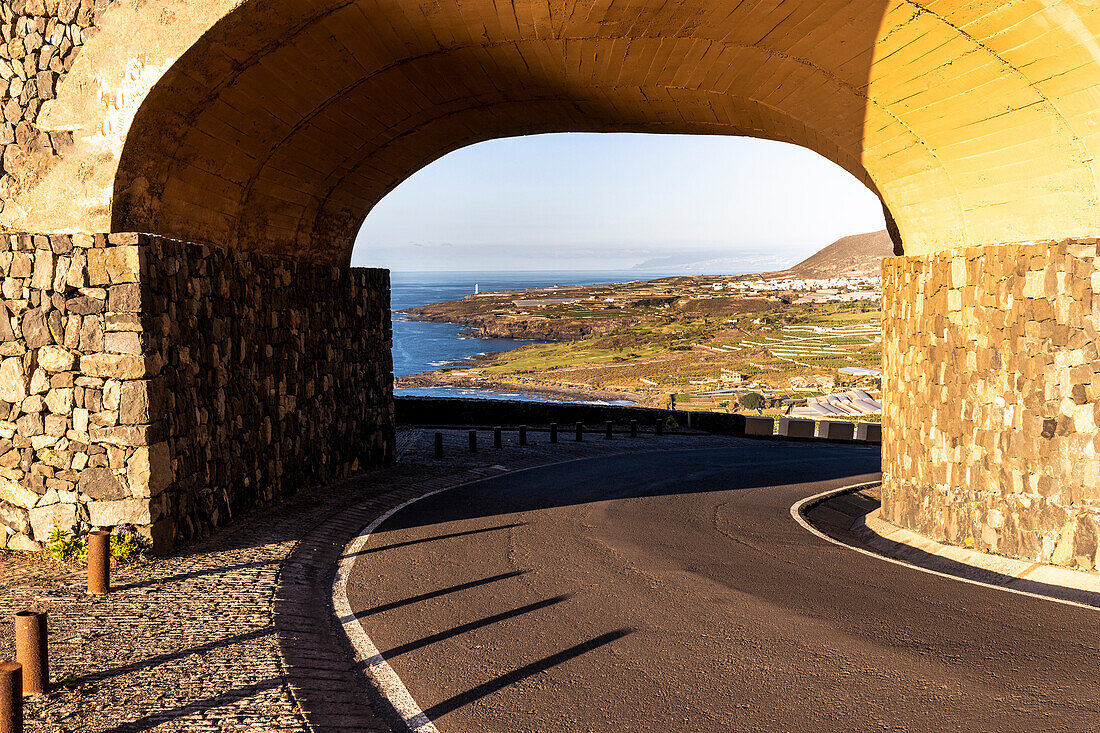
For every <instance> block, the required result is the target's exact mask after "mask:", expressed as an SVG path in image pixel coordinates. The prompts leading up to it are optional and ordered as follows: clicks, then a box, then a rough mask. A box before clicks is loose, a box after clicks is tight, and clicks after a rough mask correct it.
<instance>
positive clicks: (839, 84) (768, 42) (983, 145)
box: [0, 0, 1100, 263]
mask: <svg viewBox="0 0 1100 733" xmlns="http://www.w3.org/2000/svg"><path fill="white" fill-rule="evenodd" d="M102 26H103V32H101V33H100V34H99V35H98V36H96V37H95V38H94V39H93V40H92V41H91V42H90V43H88V44H87V46H86V48H85V50H84V51H83V52H82V54H81V56H80V57H79V59H78V61H77V63H76V65H75V67H74V68H73V70H72V72H71V73H70V74H69V76H68V77H66V78H65V79H64V80H63V82H62V83H61V85H60V89H59V93H58V98H57V99H56V100H53V101H52V102H50V104H49V106H48V108H47V109H46V110H45V111H44V113H43V115H42V117H41V118H40V120H39V124H40V126H42V127H44V128H45V129H69V130H73V132H74V136H75V145H74V148H73V150H72V151H71V152H69V153H68V154H67V155H66V157H65V158H64V159H63V160H60V161H56V162H55V163H54V165H53V166H52V167H51V168H50V169H49V171H48V172H47V173H46V174H45V175H44V176H43V177H42V178H41V179H40V180H38V181H37V182H36V184H35V185H34V186H31V187H29V188H28V189H27V190H25V191H22V192H20V194H19V195H18V196H16V197H15V199H14V201H13V202H12V205H9V206H8V207H6V208H5V210H4V212H3V215H2V217H3V218H2V219H0V224H2V225H3V226H4V227H6V228H9V229H19V230H25V231H27V230H29V231H71V230H79V229H84V230H102V229H104V228H107V227H108V226H109V227H111V228H113V229H114V230H142V231H151V232H154V233H158V234H164V235H168V236H173V237H178V238H181V239H186V240H192V241H199V242H209V243H214V244H221V245H226V246H233V247H242V248H248V249H254V250H258V251H263V252H269V253H278V254H284V255H289V256H294V257H298V258H302V259H307V260H311V261H318V262H332V263H340V262H346V261H347V258H348V256H349V254H350V249H351V243H352V240H353V238H354V234H355V232H356V230H357V229H358V227H359V225H360V223H361V222H362V220H363V218H364V217H365V216H366V214H367V213H368V212H369V211H370V209H371V207H372V206H373V205H374V204H375V203H376V202H377V201H378V200H379V199H380V198H381V197H382V196H383V195H385V193H386V192H388V191H389V190H391V189H392V188H393V187H394V186H395V185H396V184H397V183H399V182H400V181H401V180H403V179H404V178H406V177H407V176H408V175H410V174H411V173H413V172H415V170H417V169H418V168H419V167H421V166H423V165H425V164H426V163H428V162H430V161H431V160H433V159H435V158H437V157H439V156H440V155H442V154H444V153H446V152H448V151H450V150H453V149H456V148H458V147H461V146H463V145H467V144H470V143H473V142H477V141H480V140H485V139H490V138H494V137H501V136H507V135H522V134H527V133H533V132H549V131H566V130H586V131H644V132H692V133H704V134H735V135H752V136H757V137H766V138H772V139H777V140H784V141H787V142H792V143H796V144H799V145H804V146H806V147H808V148H811V149H813V150H816V151H817V152H819V153H821V154H822V155H825V156H826V157H828V158H830V159H832V160H834V161H835V162H837V163H838V164H840V165H841V166H843V167H845V168H846V169H847V170H849V171H851V172H852V173H853V174H854V175H856V176H857V177H858V178H860V179H861V180H863V181H864V182H865V183H866V184H867V185H868V186H869V187H871V188H872V189H873V190H875V191H877V192H878V193H879V195H880V196H881V197H882V198H883V200H884V202H885V204H886V205H887V206H888V207H889V209H890V211H891V212H892V214H893V215H894V218H895V219H896V221H897V223H898V226H899V228H900V230H901V234H902V236H903V239H904V241H905V245H906V251H907V252H908V253H913V254H917V253H923V252H929V251H934V250H939V249H945V248H951V247H959V246H969V245H975V244H997V243H1008V242H1023V241H1031V240H1047V239H1055V238H1062V237H1079V236H1096V235H1098V234H1100V216H1098V211H1097V203H1098V202H1097V198H1098V181H1097V171H1096V165H1095V163H1094V158H1095V155H1096V152H1097V148H1098V147H1100V91H1098V90H1100V42H1098V36H1097V31H1098V30H1100V3H1094V2H1085V1H1079V0H1014V1H1013V2H1005V1H1004V0H938V1H935V0H923V1H922V2H915V1H911V0H739V1H735V2H730V0H598V1H594V2H564V1H562V0H550V2H547V1H546V0H537V1H533V0H514V1H513V2H509V3H500V2H493V1H492V0H461V1H460V0H430V1H425V2H417V3H411V2H408V1H407V0H245V1H243V2H242V1H241V0H144V1H139V0H116V3H115V5H114V6H112V8H111V9H110V10H109V11H108V12H107V14H106V15H105V17H104V22H103V23H102ZM734 173H737V174H745V173H741V172H731V174H734ZM747 173H748V174H750V175H751V172H747ZM62 202H64V203H65V205H61V204H62Z"/></svg>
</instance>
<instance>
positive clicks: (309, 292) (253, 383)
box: [139, 236, 394, 539]
mask: <svg viewBox="0 0 1100 733" xmlns="http://www.w3.org/2000/svg"><path fill="white" fill-rule="evenodd" d="M139 241H140V242H141V245H142V247H143V249H144V250H145V252H146V256H147V263H148V271H147V276H146V277H145V278H144V282H145V284H146V285H147V289H148V298H149V300H148V303H147V306H146V309H145V312H146V314H147V316H148V318H149V321H150V327H151V329H150V330H151V332H150V334H149V335H150V336H151V340H152V341H153V342H154V343H155V347H154V349H155V351H156V353H157V355H158V357H159V358H160V359H162V360H163V361H164V362H165V368H164V369H163V371H162V373H161V378H160V381H159V385H158V386H159V390H158V391H159V394H158V399H157V402H158V405H157V409H158V410H160V409H162V410H163V412H162V414H163V416H164V419H165V426H166V436H165V437H166V439H167V441H168V443H169V446H170V450H171V455H172V462H173V473H174V480H173V497H172V500H171V506H170V507H169V510H168V511H167V513H166V519H165V521H166V522H169V523H170V524H171V526H167V527H165V528H164V529H163V534H164V535H166V536H167V535H174V536H178V537H180V538H182V539H190V538H193V537H195V536H197V535H202V534H205V533H206V532H207V531H208V530H209V529H210V528H211V527H214V526H217V525H218V524H221V523H223V522H224V521H226V520H227V519H228V518H229V517H230V516H231V515H232V514H234V513H240V512H242V511H246V510H248V509H249V508H251V507H254V506H259V505H262V504H266V503H268V502H270V501H272V500H273V499H275V498H277V497H279V496H282V495H285V494H287V493H290V492H293V491H295V490H297V489H298V488H301V487H305V486H311V485H318V484H324V483H328V482H331V481H334V480H337V479H342V478H346V477H348V476H350V475H352V474H354V473H356V472H358V471H361V470H365V469H367V468H369V467H376V466H379V465H382V464H384V463H387V462H389V461H391V460H392V459H393V445H394V444H393V407H392V385H393V376H392V369H393V367H392V357H391V353H390V342H391V334H390V315H389V273H388V271H386V270H375V269H360V268H354V269H347V268H336V267H317V266H314V265H309V264H304V263H299V262H294V261H291V260H285V259H279V258H275V257H266V256H262V255H254V254H248V253H244V252H237V251H231V250H224V249H219V248H215V247H203V246H196V245H192V244H186V243H182V242H176V241H172V240H166V239H161V238H157V237H146V236H142V237H140V238H139ZM161 405H162V406H163V407H161Z"/></svg>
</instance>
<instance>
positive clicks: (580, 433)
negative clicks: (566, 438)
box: [577, 423, 584, 443]
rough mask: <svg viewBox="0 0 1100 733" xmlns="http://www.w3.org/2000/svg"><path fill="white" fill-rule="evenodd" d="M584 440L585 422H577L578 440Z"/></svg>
mask: <svg viewBox="0 0 1100 733" xmlns="http://www.w3.org/2000/svg"><path fill="white" fill-rule="evenodd" d="M582 440H584V423H577V442H578V443H579V442H581V441H582Z"/></svg>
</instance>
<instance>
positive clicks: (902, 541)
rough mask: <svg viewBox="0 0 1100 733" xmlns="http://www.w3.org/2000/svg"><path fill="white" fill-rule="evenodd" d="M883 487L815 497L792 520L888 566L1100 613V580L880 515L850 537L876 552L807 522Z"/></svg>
mask: <svg viewBox="0 0 1100 733" xmlns="http://www.w3.org/2000/svg"><path fill="white" fill-rule="evenodd" d="M879 483H880V482H878V481H872V482H869V483H861V484H855V485H852V486H845V487H843V488H840V489H833V490H830V491H825V492H822V493H820V494H815V495H814V496H810V497H807V498H805V499H803V500H801V501H799V502H796V503H795V504H794V505H792V506H791V516H792V517H793V518H794V520H795V521H796V522H798V523H799V524H800V525H802V526H803V527H804V528H805V529H806V530H808V531H809V532H811V533H813V534H815V535H817V536H818V537H820V538H822V539H824V540H826V541H828V542H831V543H833V544H834V545H839V546H840V547H845V548H847V549H849V550H853V551H855V552H860V553H863V554H864V555H869V556H871V557H877V558H879V559H880V560H883V561H885V562H892V563H894V564H897V565H905V566H907V567H910V568H913V569H914V570H919V571H921V572H925V573H930V574H932V575H939V576H941V577H944V578H950V579H952V580H956V581H959V582H963V583H971V584H973V585H982V586H985V587H988V588H993V589H995V590H1000V591H1004V592H1007V593H1016V594H1019V595H1025V596H1031V597H1033V598H1041V599H1044V600H1048V601H1051V602H1054V603H1062V604H1066V605H1071V606H1077V607H1079V608H1088V609H1092V610H1096V609H1100V574H1096V573H1086V572H1082V571H1080V570H1070V569H1068V568H1059V567H1056V566H1053V565H1045V564H1042V563H1031V562H1026V561H1023V560H1014V559H1012V558H1007V557H1001V556H999V555H991V554H988V553H984V552H978V551H977V550H969V549H966V548H963V547H955V546H952V545H944V544H941V543H939V542H936V541H935V540H932V539H929V538H928V537H924V536H923V535H919V534H917V533H916V532H912V531H910V530H907V529H902V528H901V527H898V526H896V525H894V524H891V523H889V522H887V521H886V520H884V519H883V518H882V515H881V509H876V510H875V511H873V512H871V513H870V514H866V515H864V516H862V517H858V518H856V520H855V521H854V522H853V523H852V526H851V527H850V531H851V533H852V535H853V536H854V537H855V538H856V539H858V540H859V541H860V542H862V543H864V544H866V545H867V546H868V547H870V548H872V550H874V551H871V550H866V549H864V548H862V547H856V546H855V545H851V544H848V543H846V542H843V541H842V540H839V539H837V538H835V537H832V536H830V535H828V534H826V533H824V532H822V531H821V530H819V529H818V528H817V527H815V526H813V524H812V523H811V522H810V521H809V520H808V519H807V518H806V513H807V512H809V511H810V510H812V509H813V508H814V507H816V506H818V505H820V504H823V503H825V502H827V501H829V500H830V499H833V498H836V497H838V496H842V495H844V494H850V493H854V492H856V491H860V490H862V489H867V488H871V487H873V486H877V485H879Z"/></svg>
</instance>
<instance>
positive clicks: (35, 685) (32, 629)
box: [15, 611, 50, 695]
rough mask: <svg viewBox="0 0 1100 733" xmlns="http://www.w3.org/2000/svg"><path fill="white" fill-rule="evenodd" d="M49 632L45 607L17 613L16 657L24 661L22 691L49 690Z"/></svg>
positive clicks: (39, 691)
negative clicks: (39, 609) (43, 609)
mask: <svg viewBox="0 0 1100 733" xmlns="http://www.w3.org/2000/svg"><path fill="white" fill-rule="evenodd" d="M48 643H49V635H48V633H47V632H46V612H45V611H19V612H18V613H16V614H15V661H17V662H19V663H20V664H21V665H23V694H24V695H45V694H46V693H47V692H49V691H50V662H49V644H48Z"/></svg>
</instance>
